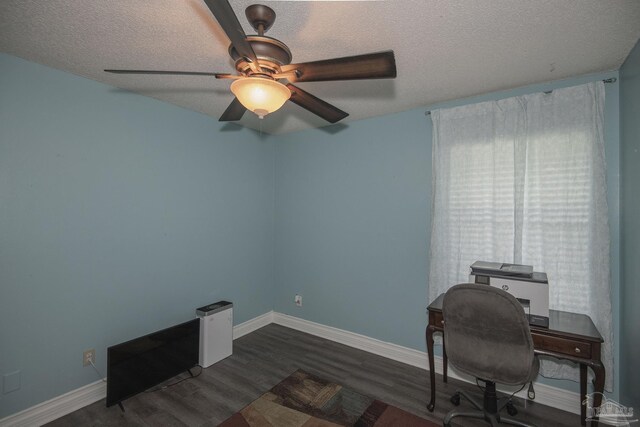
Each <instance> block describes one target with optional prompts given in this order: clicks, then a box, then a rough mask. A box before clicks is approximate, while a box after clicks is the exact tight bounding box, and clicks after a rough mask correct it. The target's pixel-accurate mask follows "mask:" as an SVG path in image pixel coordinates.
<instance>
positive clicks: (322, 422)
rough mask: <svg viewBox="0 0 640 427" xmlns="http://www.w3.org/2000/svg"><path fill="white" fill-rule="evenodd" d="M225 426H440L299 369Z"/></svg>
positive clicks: (227, 421)
mask: <svg viewBox="0 0 640 427" xmlns="http://www.w3.org/2000/svg"><path fill="white" fill-rule="evenodd" d="M220 425H221V426H223V427H249V426H250V427H258V426H259V427H265V426H274V427H299V426H300V427H302V426H304V427H328V426H362V427H365V426H376V427H381V426H403V427H438V426H439V424H436V423H434V422H431V421H427V420H425V419H423V418H420V417H418V416H416V415H413V414H410V413H409V412H407V411H403V410H402V409H399V408H396V407H395V406H391V405H388V404H386V403H384V402H381V401H379V400H375V399H372V398H370V397H368V396H365V395H362V394H360V393H356V392H355V391H353V390H349V389H348V388H345V387H343V386H341V385H340V384H335V383H332V382H329V381H326V380H323V379H322V378H318V377H316V376H315V375H311V374H309V373H307V372H304V371H301V370H298V371H296V372H294V373H293V374H292V375H291V376H289V377H288V378H286V379H284V380H283V381H282V382H281V383H280V384H278V385H276V386H275V387H273V388H272V389H271V390H270V391H268V392H266V393H265V394H263V395H262V396H260V397H259V398H258V399H256V400H255V401H253V402H252V403H251V404H249V405H248V406H246V407H245V408H244V409H242V410H241V411H240V412H237V413H235V414H233V415H232V416H231V417H230V418H228V419H227V420H226V421H225V422H223V423H222V424H220Z"/></svg>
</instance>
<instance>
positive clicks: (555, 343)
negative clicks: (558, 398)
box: [426, 294, 605, 425]
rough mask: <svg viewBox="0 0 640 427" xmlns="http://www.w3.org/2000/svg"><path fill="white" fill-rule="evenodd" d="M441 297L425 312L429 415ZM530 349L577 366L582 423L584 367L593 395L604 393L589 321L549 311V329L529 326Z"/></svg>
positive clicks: (595, 403)
mask: <svg viewBox="0 0 640 427" xmlns="http://www.w3.org/2000/svg"><path fill="white" fill-rule="evenodd" d="M443 298H444V294H442V295H440V296H439V297H438V298H436V299H435V300H434V301H433V302H432V303H431V304H429V307H427V310H428V312H429V325H428V326H427V331H426V335H427V353H428V356H429V377H430V380H431V400H430V401H429V404H428V405H427V409H429V411H432V412H433V409H434V408H435V404H436V372H435V369H434V365H433V333H434V332H444V320H443V316H442V300H443ZM531 337H532V338H533V346H534V348H535V352H536V354H538V355H543V356H552V357H555V358H557V359H566V360H571V361H573V362H577V363H579V364H580V417H581V423H582V425H585V424H586V413H587V410H586V409H587V408H586V404H585V399H586V395H587V367H590V368H591V369H592V370H593V373H594V375H595V378H594V381H593V383H594V388H595V391H596V392H600V393H602V392H603V390H604V375H605V372H604V366H603V365H602V361H601V360H600V346H601V344H602V342H603V341H604V340H603V339H602V336H601V335H600V332H598V329H596V327H595V325H594V324H593V321H592V320H591V318H590V317H589V316H587V315H584V314H575V313H568V312H566V311H557V310H549V328H541V327H537V326H531ZM442 347H443V355H442V361H443V372H442V376H443V381H444V382H445V383H446V382H447V353H446V351H445V350H444V349H445V345H444V336H443V346H442ZM601 400H602V395H601V394H597V393H596V394H595V395H594V401H593V406H594V407H597V406H600V403H601Z"/></svg>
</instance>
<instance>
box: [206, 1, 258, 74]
mask: <svg viewBox="0 0 640 427" xmlns="http://www.w3.org/2000/svg"><path fill="white" fill-rule="evenodd" d="M204 2H205V3H206V4H207V7H209V10H211V13H213V16H215V18H216V20H217V21H218V23H219V24H220V26H221V27H222V29H223V30H224V32H225V33H226V34H227V37H229V40H231V44H232V45H233V47H235V48H236V51H237V52H238V54H240V56H243V57H245V58H247V59H248V62H249V66H250V67H251V70H253V72H256V73H260V72H261V69H260V64H258V58H257V57H256V53H255V52H254V51H253V48H252V47H251V45H250V44H249V42H248V41H247V40H246V37H247V35H246V34H245V33H244V30H243V29H242V25H240V21H238V17H237V16H236V14H235V13H234V12H233V9H232V8H231V5H230V4H229V2H228V1H227V0H204Z"/></svg>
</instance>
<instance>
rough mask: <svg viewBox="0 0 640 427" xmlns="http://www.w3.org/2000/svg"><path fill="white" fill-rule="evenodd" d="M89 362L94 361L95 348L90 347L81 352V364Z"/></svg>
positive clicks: (87, 364) (84, 364) (89, 363)
mask: <svg viewBox="0 0 640 427" xmlns="http://www.w3.org/2000/svg"><path fill="white" fill-rule="evenodd" d="M91 362H93V363H96V349H95V348H91V349H89V350H85V351H83V352H82V366H89V365H91Z"/></svg>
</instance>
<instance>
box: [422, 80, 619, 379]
mask: <svg viewBox="0 0 640 427" xmlns="http://www.w3.org/2000/svg"><path fill="white" fill-rule="evenodd" d="M431 119H432V120H433V204H432V209H433V214H432V227H431V228H432V229H431V251H430V273H429V296H430V299H431V300H433V299H434V298H435V297H437V296H438V295H439V294H440V293H442V292H445V291H446V290H447V289H448V288H449V287H451V286H453V285H455V284H457V283H462V282H467V281H468V275H469V266H470V265H471V264H472V263H473V262H474V261H478V260H482V261H497V262H514V263H518V264H529V265H533V266H534V269H535V270H536V271H544V272H546V273H547V275H548V277H549V292H550V295H549V306H550V308H551V309H556V310H565V311H571V312H576V313H584V314H588V315H589V316H590V317H591V318H592V319H593V321H594V323H595V324H596V326H597V328H598V330H599V331H600V333H601V334H602V336H603V338H604V340H605V342H604V345H603V354H602V357H603V363H604V366H605V369H606V373H607V375H606V384H605V388H606V389H607V390H611V389H612V384H613V381H612V379H613V356H612V338H613V333H612V323H611V296H610V281H609V225H608V209H607V200H606V182H605V167H606V165H605V158H604V137H603V123H604V86H603V83H602V82H597V83H589V84H586V85H581V86H575V87H570V88H565V89H556V90H554V91H553V92H552V93H548V94H546V93H537V94H532V95H525V96H520V97H515V98H508V99H504V100H500V101H492V102H483V103H479V104H473V105H466V106H462V107H457V108H450V109H441V110H434V111H432V112H431ZM541 372H542V374H543V375H544V376H549V377H554V378H565V379H573V380H577V379H578V370H577V369H576V367H575V366H573V365H571V364H569V363H564V362H563V363H559V362H556V361H552V360H544V361H543V366H542V370H541Z"/></svg>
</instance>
